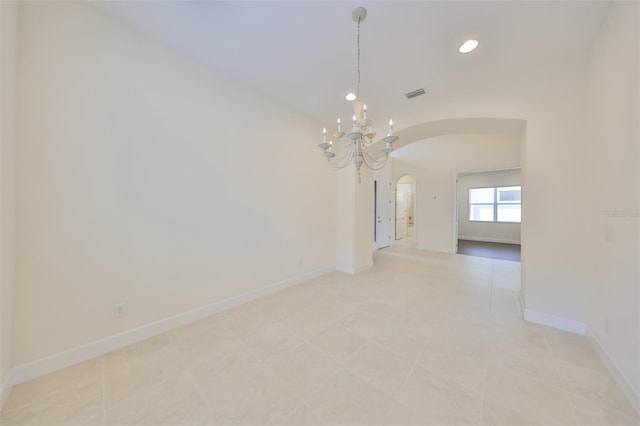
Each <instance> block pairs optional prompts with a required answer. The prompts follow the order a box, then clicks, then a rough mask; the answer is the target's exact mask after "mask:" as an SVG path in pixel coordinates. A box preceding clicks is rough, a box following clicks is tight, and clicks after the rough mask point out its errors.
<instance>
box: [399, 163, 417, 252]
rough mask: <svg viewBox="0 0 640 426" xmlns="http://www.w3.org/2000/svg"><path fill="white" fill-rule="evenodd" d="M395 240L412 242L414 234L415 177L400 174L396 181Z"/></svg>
mask: <svg viewBox="0 0 640 426" xmlns="http://www.w3.org/2000/svg"><path fill="white" fill-rule="evenodd" d="M395 193H396V194H395V195H396V197H395V199H396V203H395V205H396V212H395V213H396V214H395V216H396V227H395V228H396V229H395V239H396V241H403V242H405V243H413V242H414V241H415V240H414V236H415V225H416V223H415V218H416V214H415V206H416V179H415V178H414V177H413V176H411V175H406V176H402V177H401V178H400V179H398V181H397V182H396V191H395Z"/></svg>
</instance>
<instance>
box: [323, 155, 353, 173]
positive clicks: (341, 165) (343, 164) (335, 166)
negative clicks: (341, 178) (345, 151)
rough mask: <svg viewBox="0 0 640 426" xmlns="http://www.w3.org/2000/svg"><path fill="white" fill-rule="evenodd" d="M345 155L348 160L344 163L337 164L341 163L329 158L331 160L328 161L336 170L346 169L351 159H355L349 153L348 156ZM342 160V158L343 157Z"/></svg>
mask: <svg viewBox="0 0 640 426" xmlns="http://www.w3.org/2000/svg"><path fill="white" fill-rule="evenodd" d="M345 157H346V161H345V162H344V163H342V164H336V163H339V162H336V161H334V162H332V161H331V160H329V161H328V162H329V165H330V166H331V167H333V168H334V169H335V170H340V169H344V168H345V167H347V166H348V165H349V164H351V160H353V156H351V155H347V156H345ZM341 160H342V159H341Z"/></svg>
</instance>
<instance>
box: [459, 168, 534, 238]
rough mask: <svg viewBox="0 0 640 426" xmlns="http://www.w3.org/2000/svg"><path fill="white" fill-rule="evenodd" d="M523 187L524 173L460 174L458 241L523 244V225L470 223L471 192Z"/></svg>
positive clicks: (510, 171) (490, 172) (498, 171)
mask: <svg viewBox="0 0 640 426" xmlns="http://www.w3.org/2000/svg"><path fill="white" fill-rule="evenodd" d="M521 184H522V179H521V173H520V169H512V170H494V171H488V172H482V173H463V174H460V175H459V176H458V190H457V191H456V192H457V196H458V238H459V239H461V240H473V241H488V242H497V243H509V244H520V224H519V223H493V222H472V221H470V220H469V189H470V188H487V187H496V186H520V185H521ZM525 192H526V191H525Z"/></svg>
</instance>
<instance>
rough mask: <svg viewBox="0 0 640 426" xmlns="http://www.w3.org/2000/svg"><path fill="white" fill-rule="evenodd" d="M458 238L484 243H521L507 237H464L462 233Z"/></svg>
mask: <svg viewBox="0 0 640 426" xmlns="http://www.w3.org/2000/svg"><path fill="white" fill-rule="evenodd" d="M458 239H459V240H467V241H481V242H484V243H502V244H520V240H510V239H507V238H490V237H463V236H462V235H458Z"/></svg>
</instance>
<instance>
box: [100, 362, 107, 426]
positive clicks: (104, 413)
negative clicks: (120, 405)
mask: <svg viewBox="0 0 640 426" xmlns="http://www.w3.org/2000/svg"><path fill="white" fill-rule="evenodd" d="M100 370H101V372H102V424H103V425H105V426H106V424H107V385H106V378H105V371H104V370H105V368H104V357H103V356H101V357H100Z"/></svg>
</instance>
